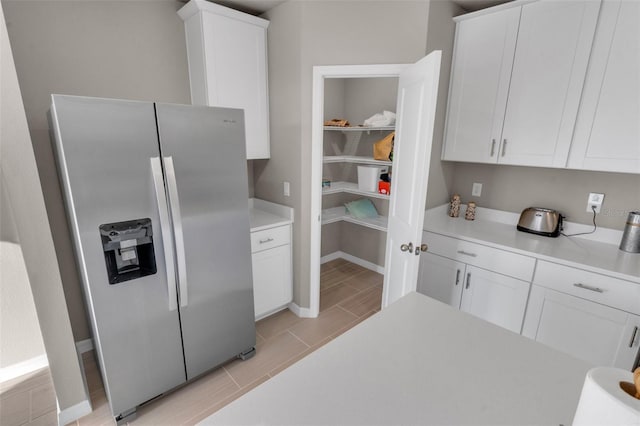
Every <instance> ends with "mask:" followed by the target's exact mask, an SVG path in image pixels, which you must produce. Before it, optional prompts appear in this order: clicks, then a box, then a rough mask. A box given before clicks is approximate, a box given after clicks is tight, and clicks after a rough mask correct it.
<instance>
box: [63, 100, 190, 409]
mask: <svg viewBox="0 0 640 426" xmlns="http://www.w3.org/2000/svg"><path fill="white" fill-rule="evenodd" d="M51 118H52V123H51V124H52V129H53V132H54V134H55V146H56V151H57V152H56V154H57V157H58V168H59V174H60V177H61V181H62V184H63V185H62V187H63V188H62V189H63V192H64V195H65V201H66V207H67V214H68V216H69V224H70V227H71V232H72V237H73V239H74V244H75V246H76V247H75V248H76V253H77V254H78V256H77V260H78V267H79V271H80V275H81V279H82V282H83V286H84V290H85V296H86V298H87V305H88V310H89V313H90V315H91V317H92V324H93V332H94V341H95V344H96V349H97V354H98V358H99V362H100V365H101V370H102V374H103V379H104V384H105V390H106V393H107V396H108V399H109V402H110V405H111V408H112V411H113V413H114V415H116V416H117V415H119V414H120V413H122V412H125V411H127V410H129V409H131V408H133V407H135V406H136V405H138V404H141V403H142V402H144V401H146V400H148V399H150V398H153V397H155V396H157V395H158V394H160V393H162V392H164V391H166V390H167V389H171V388H173V387H175V386H177V385H179V384H180V383H183V382H184V381H185V370H184V362H183V356H182V345H181V340H180V338H181V336H180V327H179V317H178V311H177V310H173V311H171V310H170V309H169V298H175V297H176V292H175V286H174V288H173V291H169V290H171V289H169V290H168V287H167V278H166V277H167V275H166V263H165V259H164V256H163V255H162V254H163V253H164V252H165V251H164V247H163V239H162V232H161V224H160V219H159V213H158V203H157V200H156V193H155V190H154V183H153V176H152V171H151V162H150V158H152V157H158V156H159V150H158V141H157V130H156V121H155V114H154V105H153V104H152V103H144V102H131V101H116V100H107V99H95V98H83V97H73V96H58V95H54V96H53V97H52V107H51ZM143 218H145V219H147V218H148V219H150V220H151V233H152V239H153V249H154V250H153V251H154V253H155V258H156V259H155V261H156V267H157V272H156V273H154V274H152V275H147V276H143V277H141V278H137V279H131V280H128V281H124V282H120V283H115V284H110V283H109V280H108V275H107V267H106V266H105V255H104V251H103V244H102V242H101V234H100V229H99V227H100V225H103V224H111V223H115V222H125V221H129V220H136V219H143ZM120 244H121V247H120V249H125V251H126V253H124V252H123V253H122V254H123V256H124V257H125V258H126V259H131V257H132V256H133V255H134V253H133V251H132V250H131V246H132V245H133V244H135V242H134V241H131V240H127V241H122V242H120ZM125 255H126V256H125ZM133 263H135V262H133Z"/></svg>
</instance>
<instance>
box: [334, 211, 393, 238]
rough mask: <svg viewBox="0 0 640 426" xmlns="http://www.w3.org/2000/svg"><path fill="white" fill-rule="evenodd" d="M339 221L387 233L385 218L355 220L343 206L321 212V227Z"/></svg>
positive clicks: (386, 220) (386, 219)
mask: <svg viewBox="0 0 640 426" xmlns="http://www.w3.org/2000/svg"><path fill="white" fill-rule="evenodd" d="M341 220H342V221H344V222H350V223H355V224H356V225H361V226H364V227H367V228H372V229H377V230H378V231H383V232H387V222H388V220H389V218H387V217H386V216H378V217H371V218H366V219H357V218H355V217H353V216H351V215H350V214H349V213H347V209H346V208H344V206H339V207H333V208H330V209H326V210H322V224H323V225H327V224H329V223H334V222H339V221H341Z"/></svg>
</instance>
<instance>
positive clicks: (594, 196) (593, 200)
mask: <svg viewBox="0 0 640 426" xmlns="http://www.w3.org/2000/svg"><path fill="white" fill-rule="evenodd" d="M603 202H604V194H598V193H597V192H591V193H589V198H588V199H587V212H589V213H592V212H593V208H594V207H595V208H596V213H600V209H601V208H602V203H603Z"/></svg>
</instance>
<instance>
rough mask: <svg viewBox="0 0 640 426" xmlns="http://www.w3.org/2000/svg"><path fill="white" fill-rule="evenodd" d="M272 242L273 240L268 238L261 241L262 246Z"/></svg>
mask: <svg viewBox="0 0 640 426" xmlns="http://www.w3.org/2000/svg"><path fill="white" fill-rule="evenodd" d="M271 241H273V238H266V239H264V240H260V244H265V243H270V242H271Z"/></svg>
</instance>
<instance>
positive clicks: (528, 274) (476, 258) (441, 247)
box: [422, 232, 536, 282]
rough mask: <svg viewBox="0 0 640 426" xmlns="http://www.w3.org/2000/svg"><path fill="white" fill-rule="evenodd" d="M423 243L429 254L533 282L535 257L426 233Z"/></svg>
mask: <svg viewBox="0 0 640 426" xmlns="http://www.w3.org/2000/svg"><path fill="white" fill-rule="evenodd" d="M422 242H423V243H426V244H427V245H428V246H429V252H431V253H434V254H439V255H440V256H444V257H448V258H449V259H453V260H457V261H460V262H464V263H467V264H469V265H473V266H477V267H479V268H483V269H488V270H490V271H494V272H498V273H500V274H504V275H508V276H510V277H514V278H518V279H520V280H523V281H528V282H531V279H532V278H533V270H534V268H535V264H536V260H535V259H534V258H533V257H528V256H523V255H521V254H516V253H511V252H508V251H505V250H499V249H495V248H492V247H487V246H483V245H480V244H475V243H470V242H468V241H462V240H458V239H456V238H451V237H445V236H444V235H439V234H434V233H432V232H425V233H424V238H423V241H422Z"/></svg>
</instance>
